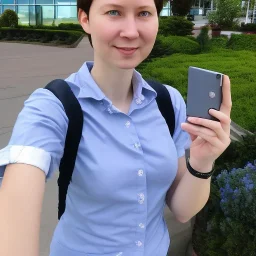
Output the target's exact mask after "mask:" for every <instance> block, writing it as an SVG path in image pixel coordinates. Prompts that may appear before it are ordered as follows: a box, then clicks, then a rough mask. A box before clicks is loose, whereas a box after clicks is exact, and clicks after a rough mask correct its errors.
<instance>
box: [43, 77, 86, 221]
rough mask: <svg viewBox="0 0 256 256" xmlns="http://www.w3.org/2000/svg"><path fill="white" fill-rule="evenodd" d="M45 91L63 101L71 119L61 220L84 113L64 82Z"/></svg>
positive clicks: (62, 177) (62, 167)
mask: <svg viewBox="0 0 256 256" xmlns="http://www.w3.org/2000/svg"><path fill="white" fill-rule="evenodd" d="M45 89H48V90H50V91H51V92H52V93H53V94H54V95H55V96H56V97H57V98H58V99H59V100H60V101H61V103H62V105H63V107H64V109H65V112H66V115H67V117H68V119H69V123H68V130H67V135H66V141H65V148H64V154H63V157H62V159H61V162H60V167H59V171H60V174H59V178H58V185H59V205H58V218H59V219H60V218H61V216H62V214H63V213H64V211H65V208H66V195H67V191H68V186H69V184H70V182H71V179H72V174H73V170H74V167H75V162H76V156H77V151H78V146H79V143H80V140H81V136H82V129H83V112H82V109H81V106H80V104H79V102H78V100H77V98H76V97H75V95H74V94H73V92H72V90H71V88H70V86H69V85H68V84H67V83H66V82H65V81H64V80H62V79H56V80H53V81H51V82H50V83H49V84H47V85H46V86H45Z"/></svg>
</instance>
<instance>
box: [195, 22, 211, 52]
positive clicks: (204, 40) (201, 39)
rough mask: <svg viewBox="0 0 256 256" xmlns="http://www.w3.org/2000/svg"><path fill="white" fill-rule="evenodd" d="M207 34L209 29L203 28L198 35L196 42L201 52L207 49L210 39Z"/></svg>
mask: <svg viewBox="0 0 256 256" xmlns="http://www.w3.org/2000/svg"><path fill="white" fill-rule="evenodd" d="M208 33H209V27H208V26H203V27H202V29H201V31H200V34H199V35H198V36H197V42H198V43H199V44H200V47H201V51H206V50H208V49H209V42H210V37H209V35H208Z"/></svg>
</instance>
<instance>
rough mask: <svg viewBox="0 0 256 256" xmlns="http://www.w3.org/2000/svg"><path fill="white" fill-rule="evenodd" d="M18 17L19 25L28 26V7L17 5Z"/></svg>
mask: <svg viewBox="0 0 256 256" xmlns="http://www.w3.org/2000/svg"><path fill="white" fill-rule="evenodd" d="M18 16H19V24H21V25H28V24H29V7H28V6H24V5H22V6H19V5H18Z"/></svg>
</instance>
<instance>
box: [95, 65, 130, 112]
mask: <svg viewBox="0 0 256 256" xmlns="http://www.w3.org/2000/svg"><path fill="white" fill-rule="evenodd" d="M91 75H92V77H93V79H94V81H95V82H96V83H97V85H98V86H99V87H100V89H101V90H102V91H103V93H104V94H105V95H106V96H107V97H108V98H109V99H110V100H111V101H112V103H113V105H114V106H115V107H117V108H118V109H119V110H121V111H123V112H126V113H127V112H128V111H129V107H130V104H131V101H132V99H133V87H132V76H133V70H132V69H129V70H128V69H126V70H125V69H113V68H112V67H106V66H103V65H99V64H97V63H95V64H94V66H93V68H92V70H91ZM127 109H128V110H127Z"/></svg>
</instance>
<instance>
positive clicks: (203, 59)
mask: <svg viewBox="0 0 256 256" xmlns="http://www.w3.org/2000/svg"><path fill="white" fill-rule="evenodd" d="M189 66H195V67H199V68H204V69H209V70H213V71H218V72H221V73H223V74H227V75H228V76H229V77H230V80H231V89H232V103H233V106H232V112H231V119H232V120H233V121H234V122H235V123H237V124H238V125H240V126H242V127H243V128H245V129H247V130H249V131H251V132H256V115H255V112H256V105H255V102H256V72H255V70H256V52H255V51H233V50H230V49H218V51H217V50H216V51H214V52H207V53H203V54H196V55H188V54H181V53H179V54H173V55H171V56H168V57H164V58H157V59H154V60H153V61H151V62H150V63H145V62H144V64H143V65H140V66H139V67H138V68H137V69H138V70H139V71H140V72H141V74H142V75H143V77H145V78H153V79H157V80H158V81H161V82H162V83H165V84H169V85H172V86H173V87H175V88H176V89H178V90H179V91H180V92H181V94H182V96H183V98H184V99H185V100H186V96H187V84H188V79H187V78H188V68H189Z"/></svg>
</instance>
